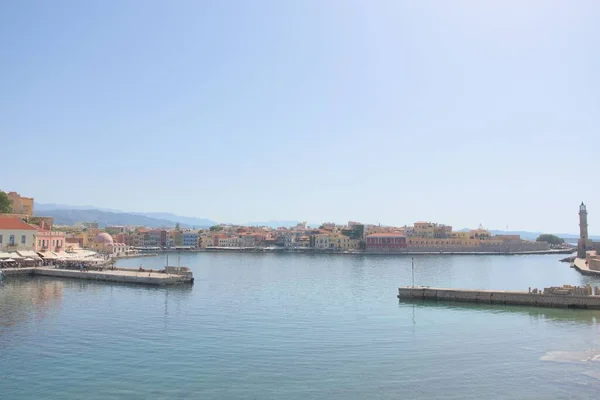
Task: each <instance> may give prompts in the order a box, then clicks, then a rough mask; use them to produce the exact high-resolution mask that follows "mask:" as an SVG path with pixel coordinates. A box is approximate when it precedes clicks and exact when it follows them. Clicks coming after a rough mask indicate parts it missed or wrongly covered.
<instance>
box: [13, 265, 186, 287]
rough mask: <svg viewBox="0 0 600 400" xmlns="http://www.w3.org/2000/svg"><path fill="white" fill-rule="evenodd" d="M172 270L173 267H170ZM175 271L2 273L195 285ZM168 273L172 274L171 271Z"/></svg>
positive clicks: (183, 273) (22, 270) (19, 270)
mask: <svg viewBox="0 0 600 400" xmlns="http://www.w3.org/2000/svg"><path fill="white" fill-rule="evenodd" d="M169 268H172V267H169ZM186 270H187V271H181V272H180V271H175V272H177V273H165V272H158V271H139V270H135V269H124V268H123V269H115V270H104V271H79V270H73V269H58V268H52V267H35V268H6V269H3V270H2V271H3V272H4V274H5V275H6V276H14V275H39V276H50V277H55V278H70V279H85V280H91V281H107V282H119V283H133V284H140V285H153V286H164V285H179V284H185V283H193V282H194V277H193V275H192V273H191V272H189V270H188V269H187V268H186ZM167 272H171V270H170V269H168V270H167Z"/></svg>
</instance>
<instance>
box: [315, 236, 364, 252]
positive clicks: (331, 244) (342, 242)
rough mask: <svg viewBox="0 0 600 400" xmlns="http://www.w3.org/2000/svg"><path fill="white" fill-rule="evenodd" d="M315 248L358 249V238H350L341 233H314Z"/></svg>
mask: <svg viewBox="0 0 600 400" xmlns="http://www.w3.org/2000/svg"><path fill="white" fill-rule="evenodd" d="M313 240H314V246H313V247H314V248H315V249H318V250H326V249H329V250H351V249H357V248H358V245H359V241H358V240H353V239H350V238H349V237H348V236H346V235H342V234H339V233H322V234H317V235H314V239H313Z"/></svg>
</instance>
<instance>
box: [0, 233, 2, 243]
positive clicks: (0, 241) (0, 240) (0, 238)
mask: <svg viewBox="0 0 600 400" xmlns="http://www.w3.org/2000/svg"><path fill="white" fill-rule="evenodd" d="M1 243H2V235H0V244H1Z"/></svg>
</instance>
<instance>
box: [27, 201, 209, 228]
mask: <svg viewBox="0 0 600 400" xmlns="http://www.w3.org/2000/svg"><path fill="white" fill-rule="evenodd" d="M86 207H88V206H68V205H63V204H39V203H36V204H35V208H34V210H35V215H41V216H48V217H53V218H54V223H55V224H57V225H75V224H76V223H78V222H83V221H94V222H98V225H99V226H100V227H102V228H103V227H105V226H110V225H136V226H147V227H149V228H170V227H174V226H175V224H177V223H179V224H180V226H181V227H182V228H197V229H199V228H208V227H210V226H213V225H216V224H217V222H215V221H211V220H209V219H205V218H193V217H182V216H179V215H175V214H171V213H127V212H122V211H118V210H110V209H100V208H96V207H93V206H89V207H90V208H86Z"/></svg>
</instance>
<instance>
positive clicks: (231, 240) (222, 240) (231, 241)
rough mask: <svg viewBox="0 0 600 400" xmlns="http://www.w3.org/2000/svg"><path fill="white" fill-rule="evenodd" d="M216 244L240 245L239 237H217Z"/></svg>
mask: <svg viewBox="0 0 600 400" xmlns="http://www.w3.org/2000/svg"><path fill="white" fill-rule="evenodd" d="M217 246H219V247H241V246H240V238H239V237H238V236H224V237H219V239H218V244H217Z"/></svg>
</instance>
